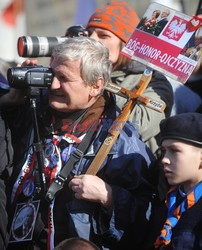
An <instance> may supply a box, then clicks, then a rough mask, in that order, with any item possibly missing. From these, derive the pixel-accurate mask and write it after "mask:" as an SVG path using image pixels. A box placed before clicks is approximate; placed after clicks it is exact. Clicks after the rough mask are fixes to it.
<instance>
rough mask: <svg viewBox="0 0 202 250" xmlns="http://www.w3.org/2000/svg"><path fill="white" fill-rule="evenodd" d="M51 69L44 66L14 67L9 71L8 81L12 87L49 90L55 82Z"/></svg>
mask: <svg viewBox="0 0 202 250" xmlns="http://www.w3.org/2000/svg"><path fill="white" fill-rule="evenodd" d="M53 77H54V74H53V71H52V69H51V68H48V67H43V66H39V65H38V66H26V67H12V68H9V69H8V71H7V79H8V82H9V84H10V86H11V87H13V88H16V89H26V88H29V87H37V88H47V87H50V85H51V83H52V81H53Z"/></svg>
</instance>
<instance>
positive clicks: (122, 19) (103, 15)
mask: <svg viewBox="0 0 202 250" xmlns="http://www.w3.org/2000/svg"><path fill="white" fill-rule="evenodd" d="M138 23H139V18H138V16H137V14H136V12H135V11H134V10H133V9H132V8H131V7H130V6H129V4H128V3H126V2H124V1H113V2H110V3H108V4H107V5H105V6H103V7H101V8H100V9H97V10H96V11H95V13H94V14H93V15H92V16H91V17H90V19H89V22H88V24H87V28H89V27H97V28H102V29H106V30H109V31H111V32H112V33H114V34H115V35H116V36H118V37H119V38H120V39H121V40H122V41H124V42H127V41H128V39H129V38H130V36H131V35H132V33H133V31H134V29H135V27H136V26H137V24H138Z"/></svg>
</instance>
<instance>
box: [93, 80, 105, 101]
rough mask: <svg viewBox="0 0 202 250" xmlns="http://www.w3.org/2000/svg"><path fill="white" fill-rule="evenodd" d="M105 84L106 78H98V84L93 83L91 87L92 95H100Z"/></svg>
mask: <svg viewBox="0 0 202 250" xmlns="http://www.w3.org/2000/svg"><path fill="white" fill-rule="evenodd" d="M103 85H104V80H103V78H99V79H98V80H97V83H96V84H93V85H92V86H91V89H90V95H91V97H96V96H98V95H99V94H100V93H101V91H102V89H103Z"/></svg>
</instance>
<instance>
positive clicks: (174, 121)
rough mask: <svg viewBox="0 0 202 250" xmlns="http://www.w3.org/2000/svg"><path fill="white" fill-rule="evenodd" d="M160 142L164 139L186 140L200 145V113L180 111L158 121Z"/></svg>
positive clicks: (201, 118) (201, 138)
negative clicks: (180, 112)
mask: <svg viewBox="0 0 202 250" xmlns="http://www.w3.org/2000/svg"><path fill="white" fill-rule="evenodd" d="M160 129H161V142H162V141H163V140H165V139H177V140H181V141H186V142H189V143H191V144H194V145H196V146H199V147H201V146H202V114H200V113H191V112H190V113H182V114H178V115H175V116H171V117H169V118H167V119H164V120H163V121H161V123H160Z"/></svg>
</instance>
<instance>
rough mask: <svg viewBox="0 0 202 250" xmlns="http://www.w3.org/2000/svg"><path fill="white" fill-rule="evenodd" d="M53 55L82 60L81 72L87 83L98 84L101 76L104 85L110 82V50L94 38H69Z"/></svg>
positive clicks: (56, 48) (70, 59)
mask: <svg viewBox="0 0 202 250" xmlns="http://www.w3.org/2000/svg"><path fill="white" fill-rule="evenodd" d="M53 57H65V58H66V59H67V60H69V61H80V74H81V77H82V79H83V80H84V83H85V84H87V85H93V84H96V83H97V80H98V79H100V78H101V79H103V80H104V85H106V84H107V83H109V82H110V75H111V70H112V64H111V61H110V60H109V50H108V48H106V47H105V46H104V45H103V44H101V43H100V42H98V41H95V40H94V39H92V38H89V37H73V38H68V39H67V40H66V41H65V42H64V43H61V44H60V45H58V46H56V47H55V49H54V51H53Z"/></svg>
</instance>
